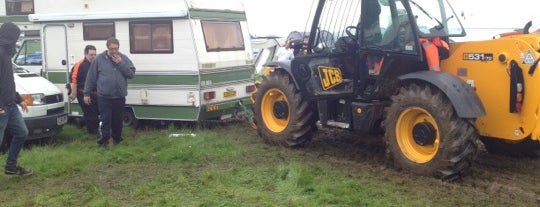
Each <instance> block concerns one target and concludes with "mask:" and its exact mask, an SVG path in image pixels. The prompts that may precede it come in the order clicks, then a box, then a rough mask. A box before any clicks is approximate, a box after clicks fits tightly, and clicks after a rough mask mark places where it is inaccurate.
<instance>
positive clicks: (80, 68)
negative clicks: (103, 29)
mask: <svg viewBox="0 0 540 207" xmlns="http://www.w3.org/2000/svg"><path fill="white" fill-rule="evenodd" d="M94 59H96V47H95V46H94V45H86V47H84V58H83V59H82V60H79V61H78V62H77V63H75V65H74V66H73V68H72V69H71V77H70V79H69V80H70V84H71V94H70V95H69V99H70V100H71V101H73V100H75V99H77V101H78V102H79V106H81V109H82V111H83V118H84V122H85V123H86V129H87V130H88V133H90V134H97V133H98V127H99V120H98V105H97V101H96V102H93V103H90V104H86V103H84V84H85V82H86V75H87V74H88V70H89V69H90V64H92V62H93V61H94ZM90 97H91V98H92V99H95V100H97V96H96V91H92V92H91V93H90Z"/></svg>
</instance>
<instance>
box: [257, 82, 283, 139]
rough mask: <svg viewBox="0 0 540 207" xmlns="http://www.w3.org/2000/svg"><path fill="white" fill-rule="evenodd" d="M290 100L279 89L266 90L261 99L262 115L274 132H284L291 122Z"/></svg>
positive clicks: (267, 125)
mask: <svg viewBox="0 0 540 207" xmlns="http://www.w3.org/2000/svg"><path fill="white" fill-rule="evenodd" d="M288 112H289V101H288V100H287V97H286V96H285V94H284V93H283V92H282V91H281V90H279V89H275V88H273V89H270V90H268V91H266V93H265V94H264V96H263V98H262V101H261V115H262V119H263V121H264V123H265V125H266V127H267V128H268V129H269V130H270V131H272V132H282V131H283V130H285V128H286V127H287V125H288V124H289V113H288Z"/></svg>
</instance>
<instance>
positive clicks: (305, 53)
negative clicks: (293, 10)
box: [291, 0, 361, 99]
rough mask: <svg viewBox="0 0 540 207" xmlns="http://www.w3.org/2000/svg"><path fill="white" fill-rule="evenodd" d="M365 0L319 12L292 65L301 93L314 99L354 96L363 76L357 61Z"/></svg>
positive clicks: (336, 4) (324, 6) (333, 5)
mask: <svg viewBox="0 0 540 207" xmlns="http://www.w3.org/2000/svg"><path fill="white" fill-rule="evenodd" d="M360 7H361V0H352V1H326V2H325V3H324V4H319V5H318V7H317V9H316V10H315V14H314V15H313V16H315V17H316V18H315V19H314V20H313V22H312V26H311V32H310V33H309V36H305V37H304V41H303V44H304V45H303V50H302V51H301V53H300V54H298V55H295V58H294V59H293V60H292V62H291V68H292V73H293V75H294V76H295V80H296V81H297V83H298V85H299V87H300V89H301V90H302V92H303V93H304V94H305V96H306V97H308V98H310V99H331V98H341V97H346V96H352V95H353V94H354V89H355V87H354V84H355V82H356V81H355V80H357V79H358V75H359V73H358V72H359V71H360V70H359V68H358V67H359V66H360V65H359V64H358V58H357V56H358V55H357V48H358V44H359V43H358V39H357V35H356V28H357V25H358V23H359V17H360Z"/></svg>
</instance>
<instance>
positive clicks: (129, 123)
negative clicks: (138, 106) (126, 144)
mask: <svg viewBox="0 0 540 207" xmlns="http://www.w3.org/2000/svg"><path fill="white" fill-rule="evenodd" d="M123 123H124V126H125V127H131V128H133V129H136V128H137V127H139V119H137V117H135V113H133V110H132V109H131V108H126V109H125V110H124V120H123Z"/></svg>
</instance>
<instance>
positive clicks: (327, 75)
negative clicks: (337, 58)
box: [317, 66, 343, 90]
mask: <svg viewBox="0 0 540 207" xmlns="http://www.w3.org/2000/svg"><path fill="white" fill-rule="evenodd" d="M317 69H318V71H319V77H320V78H321V85H322V87H323V89H324V90H328V89H330V88H332V87H334V86H337V85H339V84H340V83H341V82H343V77H342V76H341V70H339V68H332V67H327V66H319V67H318V68H317Z"/></svg>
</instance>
